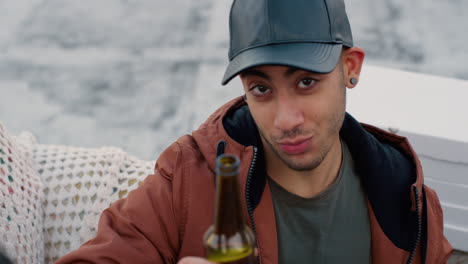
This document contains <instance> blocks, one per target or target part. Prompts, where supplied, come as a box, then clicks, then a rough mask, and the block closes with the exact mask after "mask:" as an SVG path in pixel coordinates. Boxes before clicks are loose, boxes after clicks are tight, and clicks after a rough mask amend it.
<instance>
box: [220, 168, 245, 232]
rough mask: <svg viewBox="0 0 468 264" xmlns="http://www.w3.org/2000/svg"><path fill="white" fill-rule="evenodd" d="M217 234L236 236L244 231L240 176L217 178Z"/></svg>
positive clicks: (221, 176)
mask: <svg viewBox="0 0 468 264" xmlns="http://www.w3.org/2000/svg"><path fill="white" fill-rule="evenodd" d="M216 177H217V184H218V186H217V191H216V192H217V193H216V212H215V217H216V218H215V233H217V234H225V235H227V236H229V234H235V233H237V232H240V231H243V230H244V226H245V223H244V221H245V220H244V214H243V211H242V204H241V199H240V192H239V191H240V189H239V180H238V175H229V176H223V175H220V174H218V175H217V176H216Z"/></svg>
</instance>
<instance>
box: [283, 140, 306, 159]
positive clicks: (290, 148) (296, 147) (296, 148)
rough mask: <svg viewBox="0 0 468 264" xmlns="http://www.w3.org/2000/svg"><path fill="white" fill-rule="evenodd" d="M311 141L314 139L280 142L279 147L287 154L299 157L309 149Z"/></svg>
mask: <svg viewBox="0 0 468 264" xmlns="http://www.w3.org/2000/svg"><path fill="white" fill-rule="evenodd" d="M311 141H312V137H308V138H298V139H294V140H283V141H281V142H279V145H280V147H281V149H282V150H283V151H284V152H286V153H287V154H289V155H298V154H302V153H304V152H305V151H306V150H307V149H308V147H309V145H310V143H311Z"/></svg>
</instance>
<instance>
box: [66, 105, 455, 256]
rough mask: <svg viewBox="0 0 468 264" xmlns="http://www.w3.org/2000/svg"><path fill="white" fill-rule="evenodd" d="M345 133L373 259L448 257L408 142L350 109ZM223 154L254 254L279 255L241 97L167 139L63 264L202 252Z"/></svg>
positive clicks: (433, 203) (435, 203) (437, 213)
mask: <svg viewBox="0 0 468 264" xmlns="http://www.w3.org/2000/svg"><path fill="white" fill-rule="evenodd" d="M340 136H341V138H342V139H343V140H344V141H345V142H346V144H347V145H348V147H349V149H350V152H351V154H352V155H353V160H354V162H355V166H356V169H357V172H358V174H359V175H360V177H361V181H362V184H363V187H364V190H365V191H366V195H367V200H368V210H369V217H370V223H371V234H372V262H373V263H378V264H386V263H392V264H395V263H398V264H400V263H428V264H440V263H446V262H447V259H448V257H449V255H450V254H451V252H452V248H451V246H450V244H449V243H448V241H447V240H446V238H445V237H444V235H443V222H442V221H443V218H442V210H441V206H440V203H439V200H438V198H437V195H436V193H435V192H434V191H433V190H431V189H430V188H428V187H427V186H425V185H424V182H423V172H422V168H421V164H420V162H419V160H418V158H417V156H416V154H415V152H414V150H413V149H412V147H411V146H410V145H409V143H408V141H407V140H406V139H405V138H403V137H400V136H397V135H394V134H391V133H387V132H385V131H383V130H380V129H378V128H375V127H372V126H369V125H364V124H360V123H358V122H357V121H355V120H354V119H353V118H352V117H351V116H350V115H349V114H346V118H345V121H344V123H343V127H342V129H341V131H340ZM219 142H222V144H219ZM219 152H226V153H232V154H236V155H238V156H239V157H240V159H241V163H242V168H241V179H240V181H241V186H243V188H241V189H242V192H243V195H242V197H243V202H244V203H243V204H244V210H245V213H246V215H247V216H248V218H249V219H248V223H250V225H251V227H252V229H253V231H254V233H255V237H256V243H257V247H258V253H259V258H258V260H259V261H260V262H261V263H262V264H275V263H277V262H278V244H277V235H276V224H275V216H274V209H273V203H272V198H271V193H270V190H269V188H268V184H266V181H267V178H266V176H265V171H264V169H265V166H264V160H263V153H262V148H261V144H260V140H259V137H258V132H257V130H256V126H255V123H254V122H253V119H252V117H251V115H250V112H249V110H248V107H247V106H246V105H245V103H244V101H243V100H242V98H237V99H234V100H232V101H230V102H228V103H227V104H225V105H224V106H223V107H221V108H220V109H218V110H217V111H216V112H215V113H214V114H213V115H211V116H210V118H209V119H208V120H207V121H206V122H205V123H204V124H202V125H201V126H200V128H199V129H197V130H196V131H194V132H193V133H192V135H185V136H183V137H181V138H179V139H178V140H177V141H176V142H174V143H173V144H172V145H171V146H169V147H168V148H167V149H166V150H165V151H164V152H163V153H162V154H161V156H160V157H159V158H158V160H157V162H156V167H155V172H154V174H153V175H150V176H148V177H147V178H146V179H145V181H144V182H143V183H142V184H141V185H140V186H139V187H138V189H136V190H135V191H133V192H131V193H130V194H129V195H128V197H127V198H125V199H121V200H119V201H116V202H115V203H114V204H112V206H111V207H110V208H108V209H106V210H105V211H104V212H103V213H102V215H101V218H100V221H99V226H98V233H97V236H96V237H95V238H94V239H92V240H90V241H88V242H87V243H85V244H84V245H83V246H82V247H81V248H79V249H78V250H76V251H74V252H72V253H70V254H68V255H66V256H64V257H63V258H61V259H60V260H59V261H58V262H57V263H59V264H62V263H154V264H157V263H177V261H178V260H179V259H180V258H182V257H184V256H203V255H204V249H203V246H202V237H203V234H204V232H205V231H206V230H207V229H208V227H209V226H210V225H211V224H212V223H213V219H214V216H213V214H214V204H215V199H214V197H215V181H214V165H215V159H216V156H217V155H218V154H219ZM350 228H351V227H350Z"/></svg>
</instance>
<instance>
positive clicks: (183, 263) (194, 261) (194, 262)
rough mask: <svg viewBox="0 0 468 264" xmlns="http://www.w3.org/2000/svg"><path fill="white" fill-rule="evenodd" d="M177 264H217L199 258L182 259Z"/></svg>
mask: <svg viewBox="0 0 468 264" xmlns="http://www.w3.org/2000/svg"><path fill="white" fill-rule="evenodd" d="M177 264H216V263H214V262H211V261H208V260H206V259H203V258H198V257H185V258H183V259H181V260H180V261H179V262H177Z"/></svg>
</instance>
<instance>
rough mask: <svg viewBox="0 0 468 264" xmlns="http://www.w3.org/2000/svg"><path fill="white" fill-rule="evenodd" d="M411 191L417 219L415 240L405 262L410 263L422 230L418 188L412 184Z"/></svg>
mask: <svg viewBox="0 0 468 264" xmlns="http://www.w3.org/2000/svg"><path fill="white" fill-rule="evenodd" d="M413 191H414V195H415V201H416V213H417V217H418V218H417V221H418V234H417V236H416V242H415V244H414V247H413V250H411V254H410V256H409V258H408V261H407V262H406V263H407V264H411V263H412V262H413V259H414V256H415V254H416V249H417V248H418V245H419V241H420V240H421V230H422V227H421V225H422V224H421V222H422V221H421V212H420V208H419V191H418V188H417V187H416V186H413Z"/></svg>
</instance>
